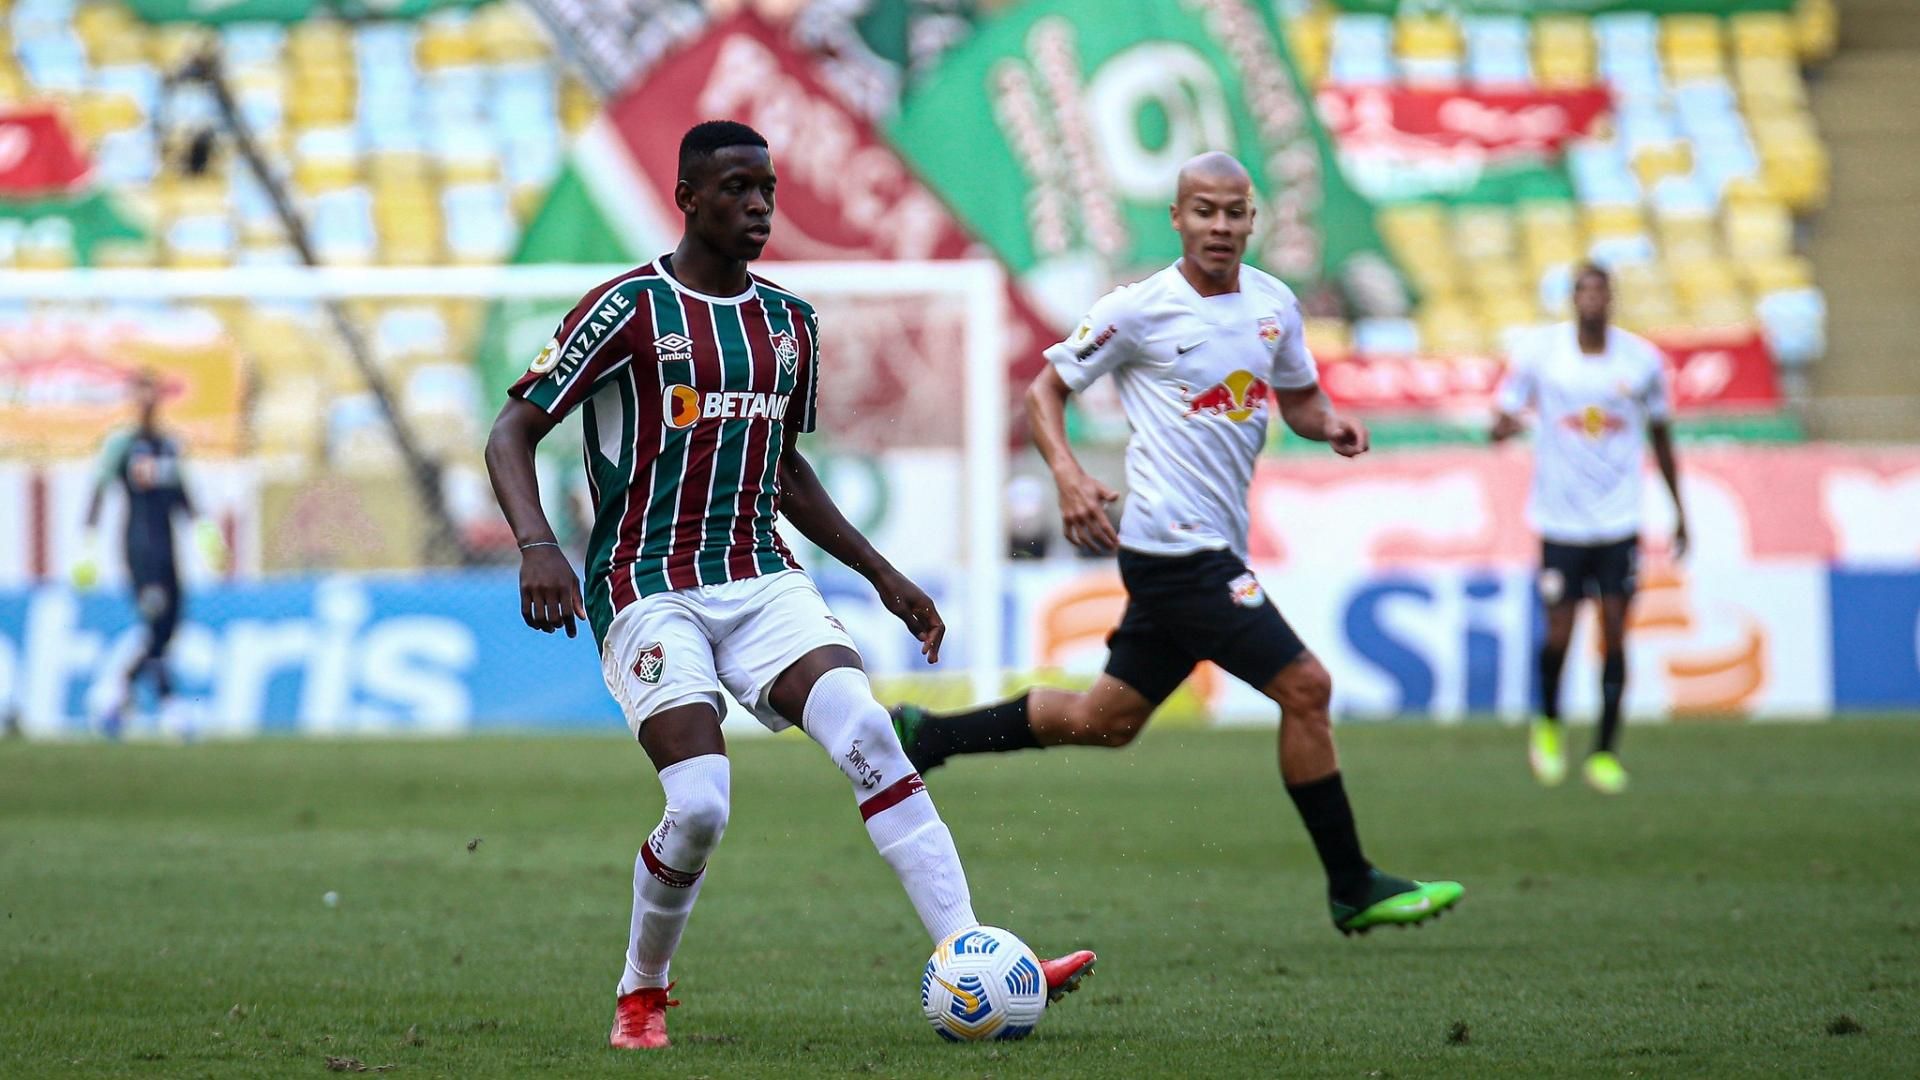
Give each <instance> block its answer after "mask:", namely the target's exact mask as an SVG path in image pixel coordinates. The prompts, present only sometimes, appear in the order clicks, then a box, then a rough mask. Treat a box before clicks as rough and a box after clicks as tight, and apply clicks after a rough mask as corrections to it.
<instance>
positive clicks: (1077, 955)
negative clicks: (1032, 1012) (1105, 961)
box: [1040, 949, 1100, 1005]
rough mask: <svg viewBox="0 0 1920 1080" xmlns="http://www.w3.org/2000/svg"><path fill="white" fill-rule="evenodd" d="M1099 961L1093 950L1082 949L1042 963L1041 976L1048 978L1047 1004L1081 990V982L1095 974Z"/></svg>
mask: <svg viewBox="0 0 1920 1080" xmlns="http://www.w3.org/2000/svg"><path fill="white" fill-rule="evenodd" d="M1098 959H1100V958H1099V957H1097V956H1095V955H1093V950H1092V949H1081V950H1079V951H1077V952H1070V953H1068V954H1067V955H1065V956H1057V957H1054V958H1053V959H1052V960H1042V961H1040V974H1042V975H1045V976H1046V977H1047V1004H1049V1005H1051V1004H1053V1003H1054V1002H1056V1001H1059V1000H1060V999H1061V998H1063V997H1066V996H1067V995H1068V994H1071V993H1073V992H1074V991H1075V990H1078V989H1080V980H1082V979H1084V978H1086V977H1087V976H1089V975H1091V974H1093V964H1094V961H1096V960H1098Z"/></svg>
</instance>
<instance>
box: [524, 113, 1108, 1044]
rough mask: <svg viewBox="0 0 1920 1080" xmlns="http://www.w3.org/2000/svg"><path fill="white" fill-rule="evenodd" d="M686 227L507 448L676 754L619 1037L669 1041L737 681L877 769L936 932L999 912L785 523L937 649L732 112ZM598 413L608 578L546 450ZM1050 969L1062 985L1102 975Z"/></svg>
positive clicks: (530, 406)
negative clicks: (579, 561) (837, 413)
mask: <svg viewBox="0 0 1920 1080" xmlns="http://www.w3.org/2000/svg"><path fill="white" fill-rule="evenodd" d="M679 173H680V175H679V180H678V182H677V184H676V185H675V187H674V201H675V202H676V203H677V204H678V206H679V208H680V211H681V214H682V215H683V217H684V218H685V225H686V228H685V231H684V233H683V234H682V236H681V238H680V244H679V246H678V247H676V248H675V249H674V250H673V251H672V252H671V253H670V254H666V255H662V256H660V257H659V258H657V259H655V260H654V261H653V262H651V263H649V264H647V265H646V266H643V267H640V268H638V269H636V270H634V271H632V272H631V273H628V274H625V275H622V276H621V277H619V278H617V279H615V280H613V281H611V282H608V283H606V284H605V285H602V286H600V287H599V288H596V289H594V290H593V291H592V292H590V293H588V294H587V296H586V297H585V298H584V299H583V300H582V301H581V302H580V304H579V305H578V306H577V307H575V308H574V309H573V311H572V312H570V313H569V314H568V315H567V316H566V318H565V319H563V320H562V321H561V324H560V328H559V330H558V331H557V332H556V333H555V335H554V337H553V339H552V340H550V341H548V342H547V344H546V347H545V348H544V349H542V350H541V351H540V354H539V356H538V357H536V358H535V360H534V361H533V364H532V366H531V367H530V368H529V369H528V371H527V373H526V375H525V376H524V377H522V378H521V379H520V380H519V381H518V382H516V383H515V384H514V385H513V387H512V388H511V389H510V390H509V391H508V394H509V400H508V402H507V403H506V406H505V407H504V408H502V409H501V411H500V416H499V418H498V419H497V420H495V421H494V426H493V432H492V435H491V436H490V437H489V439H488V441H487V468H488V472H489V474H490V475H491V476H492V479H493V488H494V493H495V495H496V496H497V497H498V499H499V501H500V508H501V510H502V511H504V512H505V514H506V516H507V520H508V522H509V523H510V524H511V525H512V526H513V531H514V536H515V537H516V539H517V540H518V542H519V545H520V550H521V564H520V609H521V615H522V617H523V618H524V619H525V620H526V622H527V625H529V626H532V627H534V628H536V629H538V630H542V631H545V632H547V633H552V632H553V631H555V630H557V629H562V628H564V629H565V630H566V631H567V633H568V635H569V636H571V635H572V634H573V633H574V632H575V627H576V620H579V619H582V618H584V619H585V620H586V621H587V622H588V624H589V625H590V626H591V627H592V628H593V633H594V637H595V639H596V640H597V641H598V642H599V645H600V657H601V670H602V673H603V674H604V676H605V678H606V682H607V688H608V689H609V690H610V691H611V692H612V694H613V697H614V700H616V701H617V702H619V704H620V707H621V711H622V712H623V713H625V715H626V719H627V724H628V727H629V728H630V729H631V730H632V731H633V733H634V735H635V737H636V738H637V739H638V740H639V742H640V745H641V747H642V748H643V749H645V751H646V752H647V756H648V757H649V758H651V759H652V761H653V765H654V767H655V768H656V769H657V770H659V774H660V785H661V787H662V788H663V789H664V791H665V795H666V812H665V814H664V815H663V816H662V818H661V821H660V824H659V826H658V827H657V828H655V829H654V831H653V834H652V835H651V836H649V837H648V838H647V840H646V842H645V843H644V844H643V845H642V846H641V848H640V854H639V857H638V858H637V859H636V860H635V862H634V875H633V920H632V923H631V927H630V932H629V934H628V942H627V963H626V971H625V973H624V974H623V975H622V977H621V979H620V984H619V989H618V991H617V997H616V1003H615V1010H614V1012H615V1019H614V1026H613V1033H612V1036H611V1039H610V1041H611V1043H612V1045H614V1046H616V1047H619V1048H622V1049H655V1048H660V1047H664V1046H666V1045H668V1039H667V1030H666V1009H667V1008H668V1007H669V1006H672V1005H676V1004H678V1002H676V1001H673V1000H671V999H670V998H669V997H668V996H667V992H668V990H670V989H671V988H672V984H671V983H670V982H669V981H668V975H667V973H668V964H669V962H670V961H671V960H672V958H673V953H674V950H675V948H676V947H677V946H678V945H679V942H680V934H681V931H682V929H683V928H684V927H685V926H686V921H687V916H688V914H689V913H690V912H691V911H692V908H693V902H694V899H695V897H696V896H698V895H699V891H700V883H701V880H702V872H703V871H704V870H705V869H706V865H707V860H708V857H709V856H710V855H711V854H712V853H713V851H714V849H715V847H716V846H717V845H718V844H719V841H720V835H721V833H722V832H723V831H724V830H725V828H726V823H727V810H728V790H729V786H730V771H729V767H728V762H727V757H726V744H725V742H724V740H723V739H722V737H721V732H720V719H721V716H722V714H723V711H724V705H723V703H722V700H721V690H722V689H724V690H725V691H726V692H727V693H729V694H731V695H732V696H733V697H734V698H735V699H736V700H737V701H739V702H740V704H741V705H742V706H744V707H745V708H747V709H748V710H750V711H751V712H752V713H753V714H754V715H755V716H756V717H757V718H758V719H759V720H760V722H761V723H763V724H765V725H766V726H767V727H769V728H771V729H774V730H779V729H781V728H785V727H788V726H791V725H794V724H798V725H799V726H800V727H801V728H802V729H803V730H804V731H805V732H806V733H807V734H808V735H809V736H811V737H812V738H813V739H814V741H816V742H818V743H819V744H820V745H821V746H822V747H823V748H824V749H825V750H826V751H827V753H828V755H829V756H830V757H832V758H833V761H834V763H835V764H836V765H838V766H839V768H840V770H841V771H842V772H843V773H845V774H846V777H847V779H848V780H849V781H850V782H851V783H852V785H853V791H854V797H855V799H856V800H857V802H858V803H859V808H860V816H861V817H862V818H863V819H865V821H866V825H867V832H868V834H869V836H870V837H871V838H872V840H873V843H874V846H875V847H876V848H878V849H879V851H880V854H881V855H882V856H883V857H884V858H885V859H886V861H887V863H888V864H889V865H891V866H892V867H893V870H894V873H895V874H897V875H898V876H899V878H900V882H901V884H902V885H903V886H904V887H905V888H906V891H907V895H908V897H909V898H910V899H911V901H912V902H913V906H914V909H915V911H916V912H917V913H918V914H919V916H920V920H921V922H922V924H923V925H924V926H925V927H926V930H927V933H928V934H929V935H931V936H932V938H933V939H934V941H935V942H939V941H942V940H944V939H946V938H947V937H949V936H951V935H952V934H954V933H957V932H959V931H961V930H965V929H967V928H969V927H972V926H975V925H978V922H979V920H977V919H975V918H974V914H973V905H972V900H971V898H970V897H969V894H968V890H967V879H966V875H965V873H964V872H963V871H962V869H961V866H960V857H959V854H958V852H956V851H955V850H954V845H953V837H952V834H951V833H949V832H948V830H947V827H946V825H945V824H943V823H942V822H941V820H940V815H939V814H938V813H937V812H936V811H935V810H934V806H933V800H932V798H931V797H930V796H929V795H928V794H927V792H926V788H925V785H924V784H922V783H921V781H920V776H919V773H917V772H916V771H915V770H914V768H913V766H912V764H911V763H910V762H908V760H907V757H906V754H905V752H904V751H903V750H902V749H901V747H900V742H899V739H898V738H897V737H896V736H895V734H894V730H893V727H892V724H891V722H890V720H889V718H888V716H887V712H886V710H885V709H883V708H882V707H881V706H880V705H879V704H878V703H877V702H875V701H874V699H873V694H872V691H871V689H870V687H869V686H868V683H867V677H866V674H865V673H864V672H863V671H862V670H861V667H860V656H859V654H858V653H857V652H855V650H854V645H853V641H852V639H850V638H849V637H848V636H847V633H846V630H845V629H844V628H842V626H841V625H840V622H839V620H838V619H836V618H834V616H833V613H832V612H830V611H829V610H828V609H827V605H826V602H825V601H824V600H823V599H822V598H821V596H820V593H819V591H818V590H817V589H816V588H815V587H814V584H813V581H812V580H811V579H810V578H808V577H807V575H806V574H805V573H804V572H803V571H801V570H800V569H799V565H798V564H797V563H796V562H795V561H794V558H793V555H792V553H791V552H789V551H788V550H787V547H786V545H785V544H784V543H782V541H781V539H780V536H779V533H778V532H776V531H775V529H774V522H775V517H776V515H778V514H785V515H786V517H787V520H788V521H790V522H792V523H793V526H794V527H795V528H797V529H798V530H800V532H801V534H802V535H804V536H806V537H807V539H809V540H811V541H813V542H814V543H815V544H817V545H819V546H820V548H821V550H823V551H825V552H827V553H828V554H829V555H831V556H833V557H834V558H835V559H838V560H839V561H840V562H842V563H844V564H846V565H847V566H849V567H851V568H852V569H854V570H856V571H858V572H859V573H860V574H862V575H863V576H865V577H866V578H867V580H868V581H870V582H872V584H873V587H874V589H875V590H876V591H877V592H878V593H879V595H880V600H881V602H882V603H883V604H885V605H886V607H887V610H889V611H891V612H893V613H894V614H895V615H897V616H899V618H900V619H901V621H902V622H904V623H906V625H907V627H908V629H909V630H911V631H912V632H913V633H914V635H915V636H916V637H918V638H919V639H920V641H921V649H922V652H923V653H924V654H925V655H926V658H927V661H928V662H929V663H933V662H936V661H937V660H938V659H939V654H940V641H941V637H942V635H943V634H944V633H945V626H944V625H943V624H942V622H941V620H940V614H939V612H938V611H937V610H935V608H934V605H933V601H932V600H930V599H929V598H928V597H927V595H926V593H924V592H922V591H921V590H920V588H919V587H918V586H916V585H915V584H914V583H913V582H912V581H909V580H908V579H907V577H906V576H905V575H903V574H902V573H900V572H899V571H898V570H896V569H894V567H893V566H892V565H891V564H890V563H888V562H887V560H886V559H885V558H883V557H882V556H881V555H880V553H879V552H878V551H876V550H874V548H873V545H872V544H870V543H868V541H867V539H866V538H865V537H864V536H862V535H861V534H860V532H859V531H858V530H856V529H855V528H854V527H853V526H852V525H850V524H849V523H848V522H847V520H846V518H845V517H843V516H842V515H841V513H840V511H839V510H838V509H837V508H836V507H835V506H834V504H833V500H832V498H831V497H829V496H828V494H827V492H826V489H825V488H823V487H822V486H821V484H820V481H819V478H818V477H816V476H815V475H814V472H813V469H812V468H811V467H810V466H809V465H808V464H807V461H806V459H805V458H804V457H802V456H801V454H800V452H799V450H798V449H797V448H796V446H795V439H796V438H797V437H798V436H799V435H800V434H801V433H802V432H807V431H812V430H813V428H814V424H815V420H816V415H815V409H816V402H817V400H818V395H817V393H816V390H817V387H818V383H819V370H818V365H819V359H820V350H819V335H818V324H817V321H816V319H815V317H814V311H813V308H812V307H811V306H810V305H809V304H807V302H806V301H804V300H802V299H801V298H800V297H798V296H795V295H794V294H793V293H791V292H788V291H787V290H785V289H782V288H780V287H779V286H777V285H775V284H773V283H772V282H770V281H768V280H766V279H765V278H762V277H760V276H759V275H757V274H752V273H749V272H748V269H747V264H748V263H749V262H751V261H753V260H754V259H756V258H758V257H759V255H760V252H761V249H762V248H764V247H765V246H766V243H767V239H768V237H769V236H770V235H771V234H772V226H773V209H774V189H775V182H776V178H775V175H774V169H773V161H772V158H771V155H770V154H769V153H768V150H767V142H766V140H765V139H764V138H762V137H761V136H760V135H759V134H758V133H756V132H755V131H753V129H751V128H749V127H747V126H745V125H743V124H737V123H732V122H728V121H709V122H707V123H703V124H699V125H697V126H695V127H694V128H693V129H692V130H690V131H688V132H687V134H686V137H685V138H684V139H683V140H682V141H681V144H680V161H679ZM575 407H583V408H584V415H583V420H584V423H583V425H582V430H583V436H584V437H583V439H582V442H583V444H584V445H583V447H582V451H583V454H584V457H585V464H586V469H587V476H588V478H589V480H590V482H591V490H592V495H593V498H594V501H595V508H594V510H595V513H594V525H593V529H592V532H591V535H590V539H589V541H588V553H587V568H586V589H585V592H584V594H583V593H582V590H581V586H580V582H579V580H578V579H576V578H575V577H574V574H573V567H572V565H571V564H570V563H569V562H568V561H567V558H566V556H565V555H564V554H562V553H561V551H560V548H559V545H558V544H556V543H555V541H554V535H553V530H552V528H551V527H550V526H549V524H548V522H547V518H546V514H545V513H544V512H543V511H542V509H541V507H540V493H539V488H538V483H537V481H536V479H535V475H534V468H533V450H534V446H535V445H536V444H537V443H538V442H539V441H540V440H541V438H543V437H544V436H545V435H546V434H547V433H548V432H550V431H551V430H552V429H553V427H554V425H555V424H556V423H558V422H559V420H560V418H561V417H563V416H565V415H566V414H567V413H568V412H569V411H571V410H572V409H574V408H575ZM1093 962H1094V955H1093V954H1092V953H1091V952H1087V951H1084V950H1082V951H1079V952H1075V953H1072V954H1069V955H1067V956H1063V957H1060V958H1057V959H1054V960H1049V961H1047V962H1046V963H1044V964H1043V965H1042V970H1043V973H1044V974H1045V976H1046V978H1047V985H1048V990H1049V994H1050V996H1051V997H1053V998H1056V999H1057V998H1058V997H1059V996H1060V995H1062V994H1065V993H1067V992H1069V991H1071V990H1072V989H1074V987H1075V986H1077V985H1078V983H1079V981H1080V979H1081V978H1083V977H1084V976H1085V975H1086V974H1087V973H1088V972H1089V971H1091V970H1092V967H1093Z"/></svg>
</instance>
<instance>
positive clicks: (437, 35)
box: [414, 19, 481, 71]
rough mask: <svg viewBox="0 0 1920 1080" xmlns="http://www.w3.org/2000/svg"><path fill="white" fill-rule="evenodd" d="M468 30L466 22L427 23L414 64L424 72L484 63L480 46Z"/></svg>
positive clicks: (424, 26) (430, 20) (423, 27)
mask: <svg viewBox="0 0 1920 1080" xmlns="http://www.w3.org/2000/svg"><path fill="white" fill-rule="evenodd" d="M467 27H468V24H467V23H466V22H464V21H461V22H453V21H447V20H441V19H428V20H426V21H425V23H423V25H422V27H421V31H420V41H419V44H418V45H416V46H415V48H414V60H415V62H416V63H418V64H419V65H420V68H421V70H423V71H435V70H438V69H440V68H450V67H466V66H468V65H471V64H475V63H478V62H479V61H480V59H481V54H480V43H479V42H478V41H476V40H475V39H474V37H473V35H471V34H469V33H468V32H467Z"/></svg>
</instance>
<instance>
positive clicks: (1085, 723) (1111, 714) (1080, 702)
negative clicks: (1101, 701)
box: [1067, 694, 1147, 747]
mask: <svg viewBox="0 0 1920 1080" xmlns="http://www.w3.org/2000/svg"><path fill="white" fill-rule="evenodd" d="M1067 718H1068V720H1069V722H1070V723H1071V724H1072V728H1073V731H1074V733H1075V735H1076V736H1077V738H1076V739H1075V740H1074V741H1075V742H1079V743H1081V744H1083V745H1087V746H1108V747H1121V746H1125V745H1127V744H1128V743H1130V742H1132V741H1133V740H1134V739H1135V738H1137V737H1138V736H1139V735H1140V731H1141V729H1142V728H1144V727H1146V720H1147V718H1146V717H1144V716H1134V715H1132V713H1130V712H1126V711H1121V710H1117V709H1113V708H1102V707H1101V706H1099V705H1096V704H1094V701H1093V699H1092V698H1091V697H1090V696H1087V695H1084V694H1083V695H1081V696H1080V697H1078V698H1076V699H1075V700H1074V702H1073V704H1072V705H1071V706H1070V707H1069V708H1068V710H1067Z"/></svg>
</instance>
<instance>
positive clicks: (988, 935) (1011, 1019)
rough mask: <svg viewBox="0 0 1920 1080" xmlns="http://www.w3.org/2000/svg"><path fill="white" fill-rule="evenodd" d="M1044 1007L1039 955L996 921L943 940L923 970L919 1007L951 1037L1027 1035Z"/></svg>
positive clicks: (935, 1027) (966, 1039) (963, 1039)
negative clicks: (993, 923)
mask: <svg viewBox="0 0 1920 1080" xmlns="http://www.w3.org/2000/svg"><path fill="white" fill-rule="evenodd" d="M1046 1008H1047V980H1046V978H1045V977H1044V976H1042V975H1041V974H1040V958H1039V957H1037V956H1035V955H1034V954H1033V950H1032V949H1029V948H1027V943H1026V942H1024V941H1021V940H1020V939H1019V938H1018V937H1016V936H1014V934H1013V932H1012V931H1011V930H1002V929H1001V928H999V927H997V926H975V927H972V928H971V929H967V930H962V931H960V932H959V933H957V934H954V935H953V936H952V937H949V938H948V939H947V940H945V941H943V942H941V943H940V944H939V946H938V947H937V948H935V949H934V950H933V956H932V957H931V958H930V959H928V961H927V968H926V970H925V971H924V972H922V973H921V975H920V1011H921V1012H923V1013H925V1014H926V1017H927V1022H928V1023H930V1024H932V1025H933V1030H934V1031H936V1032H938V1033H939V1034H940V1037H941V1038H943V1039H946V1040H948V1041H950V1042H979V1041H981V1040H985V1039H1024V1038H1026V1037H1027V1035H1028V1033H1030V1032H1032V1031H1033V1026H1034V1025H1035V1024H1037V1023H1039V1022H1040V1014H1041V1013H1043V1012H1045V1011H1046Z"/></svg>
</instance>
